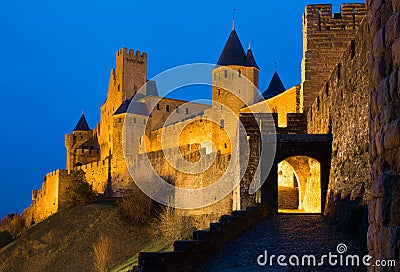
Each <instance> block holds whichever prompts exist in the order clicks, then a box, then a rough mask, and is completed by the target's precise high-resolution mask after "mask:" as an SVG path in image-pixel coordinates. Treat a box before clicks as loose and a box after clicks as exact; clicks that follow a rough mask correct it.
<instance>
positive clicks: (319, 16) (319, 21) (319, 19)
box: [318, 8, 321, 30]
mask: <svg viewBox="0 0 400 272" xmlns="http://www.w3.org/2000/svg"><path fill="white" fill-rule="evenodd" d="M318 30H321V9H320V8H319V9H318Z"/></svg>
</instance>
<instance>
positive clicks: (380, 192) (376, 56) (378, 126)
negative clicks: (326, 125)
mask: <svg viewBox="0 0 400 272" xmlns="http://www.w3.org/2000/svg"><path fill="white" fill-rule="evenodd" d="M367 6H368V12H367V24H368V28H369V32H370V35H371V36H370V37H371V38H370V39H368V41H371V42H372V44H371V45H370V47H369V49H370V51H369V54H368V57H369V59H368V63H369V69H370V70H371V71H372V75H371V82H370V86H369V88H366V89H365V92H368V94H369V95H370V96H371V99H370V103H369V105H370V115H369V119H368V121H369V124H370V134H369V141H370V159H371V164H372V173H371V201H370V203H369V223H370V225H369V229H368V249H369V253H370V254H371V255H373V256H374V258H375V259H385V260H388V259H395V260H397V266H396V268H392V269H391V270H390V269H389V270H383V269H379V268H378V267H371V268H370V271H398V268H399V267H400V227H399V226H400V176H399V172H400V111H399V108H400V91H399V90H400V87H399V82H400V81H399V79H398V77H399V72H398V70H399V68H400V1H395V0H393V1H392V0H388V1H376V0H375V1H372V0H368V1H367ZM396 269H397V270H396Z"/></svg>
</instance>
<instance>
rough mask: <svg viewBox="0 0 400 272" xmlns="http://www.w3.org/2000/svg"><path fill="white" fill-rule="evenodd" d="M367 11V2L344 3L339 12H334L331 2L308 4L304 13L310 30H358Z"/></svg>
mask: <svg viewBox="0 0 400 272" xmlns="http://www.w3.org/2000/svg"><path fill="white" fill-rule="evenodd" d="M365 12H366V8H365V4H363V3H359V4H358V3H355V4H342V5H341V6H340V12H339V13H333V12H332V5H331V4H317V5H308V6H307V7H306V9H305V13H304V18H303V20H304V22H303V23H304V24H306V21H307V30H308V31H338V30H339V31H343V30H356V29H357V28H358V26H359V25H360V22H361V20H362V18H364V16H365Z"/></svg>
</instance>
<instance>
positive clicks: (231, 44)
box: [212, 27, 259, 150]
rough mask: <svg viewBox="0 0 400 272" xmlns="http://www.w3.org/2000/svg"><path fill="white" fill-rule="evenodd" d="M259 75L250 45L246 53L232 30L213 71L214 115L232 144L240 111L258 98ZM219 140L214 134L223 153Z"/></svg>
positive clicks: (215, 140) (216, 134)
mask: <svg viewBox="0 0 400 272" xmlns="http://www.w3.org/2000/svg"><path fill="white" fill-rule="evenodd" d="M258 75H259V68H258V65H257V63H256V61H255V59H254V55H253V52H252V50H251V48H250V46H249V48H248V50H247V53H246V52H245V50H244V49H243V46H242V43H241V42H240V39H239V36H238V35H237V33H236V30H235V28H234V27H232V31H231V33H230V35H229V38H228V40H227V42H226V44H225V46H224V49H223V50H222V53H221V55H220V57H219V59H218V62H217V67H216V68H214V69H213V71H212V82H213V86H212V100H213V111H214V116H215V117H216V118H218V119H219V124H220V126H221V128H224V129H225V130H226V131H227V133H228V134H229V135H230V139H231V142H232V141H234V138H235V135H236V128H237V121H238V116H239V113H240V109H242V108H244V107H246V106H248V105H252V104H254V103H255V102H256V100H257V98H258ZM228 109H229V110H228ZM232 113H233V114H232ZM218 137H219V135H218V132H215V133H213V138H214V139H213V141H214V143H215V144H216V148H217V149H219V150H221V149H222V147H220V146H218V143H219V141H218Z"/></svg>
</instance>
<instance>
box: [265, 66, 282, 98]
mask: <svg viewBox="0 0 400 272" xmlns="http://www.w3.org/2000/svg"><path fill="white" fill-rule="evenodd" d="M284 91H286V89H285V86H283V83H282V80H281V78H280V77H279V75H278V72H277V71H275V72H274V75H273V76H272V79H271V82H270V83H269V86H268V89H267V90H266V91H265V92H263V94H262V95H263V96H264V98H265V99H269V98H271V97H274V96H277V95H278V94H281V93H283V92H284Z"/></svg>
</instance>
